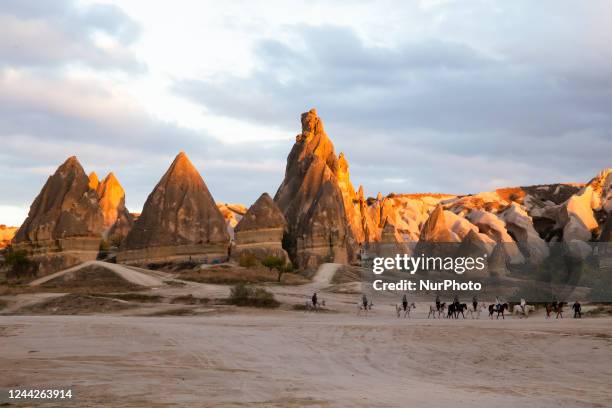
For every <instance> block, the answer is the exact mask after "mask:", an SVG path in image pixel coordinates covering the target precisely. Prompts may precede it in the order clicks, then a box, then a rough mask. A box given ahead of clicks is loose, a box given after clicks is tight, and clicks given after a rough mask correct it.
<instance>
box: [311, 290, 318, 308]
mask: <svg viewBox="0 0 612 408" xmlns="http://www.w3.org/2000/svg"><path fill="white" fill-rule="evenodd" d="M318 302H319V299H317V292H315V293H314V294H313V295H312V307H313V308H314V310H317V305H318Z"/></svg>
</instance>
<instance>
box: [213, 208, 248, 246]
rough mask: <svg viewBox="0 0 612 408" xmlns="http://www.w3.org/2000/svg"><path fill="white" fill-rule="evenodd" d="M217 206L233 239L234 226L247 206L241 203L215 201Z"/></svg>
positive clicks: (242, 215) (244, 212)
mask: <svg viewBox="0 0 612 408" xmlns="http://www.w3.org/2000/svg"><path fill="white" fill-rule="evenodd" d="M217 208H218V209H219V211H220V212H221V214H222V215H223V218H225V226H226V228H227V233H228V234H229V236H230V238H231V239H232V240H233V239H234V228H236V225H238V223H239V222H240V220H241V219H242V217H244V214H246V212H247V208H246V207H245V206H244V205H242V204H229V203H217Z"/></svg>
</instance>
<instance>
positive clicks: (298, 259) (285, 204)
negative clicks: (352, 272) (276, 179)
mask: <svg viewBox="0 0 612 408" xmlns="http://www.w3.org/2000/svg"><path fill="white" fill-rule="evenodd" d="M301 120H302V133H300V134H299V135H297V137H296V141H295V144H294V145H293V148H292V149H291V152H290V153H289V156H288V157H287V168H286V171H285V178H284V180H283V182H282V184H281V185H280V187H279V188H278V191H277V192H276V195H275V197H274V201H275V202H276V204H277V205H278V207H279V208H280V209H281V211H282V212H283V214H284V215H285V218H286V220H287V223H288V228H287V233H286V239H285V249H287V251H288V252H289V254H290V256H291V258H292V260H293V261H294V263H296V264H297V265H298V266H299V267H316V266H318V265H319V264H320V263H323V262H350V261H351V260H353V259H355V257H356V255H357V252H358V251H357V248H358V245H359V243H361V242H363V239H364V236H365V234H364V231H363V225H364V223H363V222H362V220H361V215H360V210H361V208H360V205H359V202H358V200H357V199H356V195H355V191H354V189H353V187H352V185H351V183H350V180H349V174H348V163H347V162H346V159H345V158H344V157H343V156H342V157H341V158H340V160H339V159H338V157H336V153H335V151H334V145H333V144H332V142H331V140H330V139H329V138H328V136H327V134H326V133H325V130H324V129H323V122H322V121H321V119H320V118H319V117H318V115H317V112H316V110H314V109H311V110H310V111H308V112H306V113H303V114H302V117H301ZM307 265H308V266H307Z"/></svg>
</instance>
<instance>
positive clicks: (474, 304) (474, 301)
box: [472, 296, 478, 311]
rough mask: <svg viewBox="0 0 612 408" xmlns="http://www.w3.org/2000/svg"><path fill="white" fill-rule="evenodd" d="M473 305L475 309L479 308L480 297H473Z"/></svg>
mask: <svg viewBox="0 0 612 408" xmlns="http://www.w3.org/2000/svg"><path fill="white" fill-rule="evenodd" d="M472 306H474V311H476V310H477V308H478V298H477V297H476V296H474V297H472Z"/></svg>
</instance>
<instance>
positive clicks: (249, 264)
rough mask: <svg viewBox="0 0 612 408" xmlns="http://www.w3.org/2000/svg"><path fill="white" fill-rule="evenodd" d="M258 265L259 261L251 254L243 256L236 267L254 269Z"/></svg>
mask: <svg viewBox="0 0 612 408" xmlns="http://www.w3.org/2000/svg"><path fill="white" fill-rule="evenodd" d="M258 263H259V260H258V259H257V257H256V256H255V255H252V254H243V255H241V256H240V259H239V260H238V265H240V266H242V267H243V268H254V267H256V266H257V264H258Z"/></svg>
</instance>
